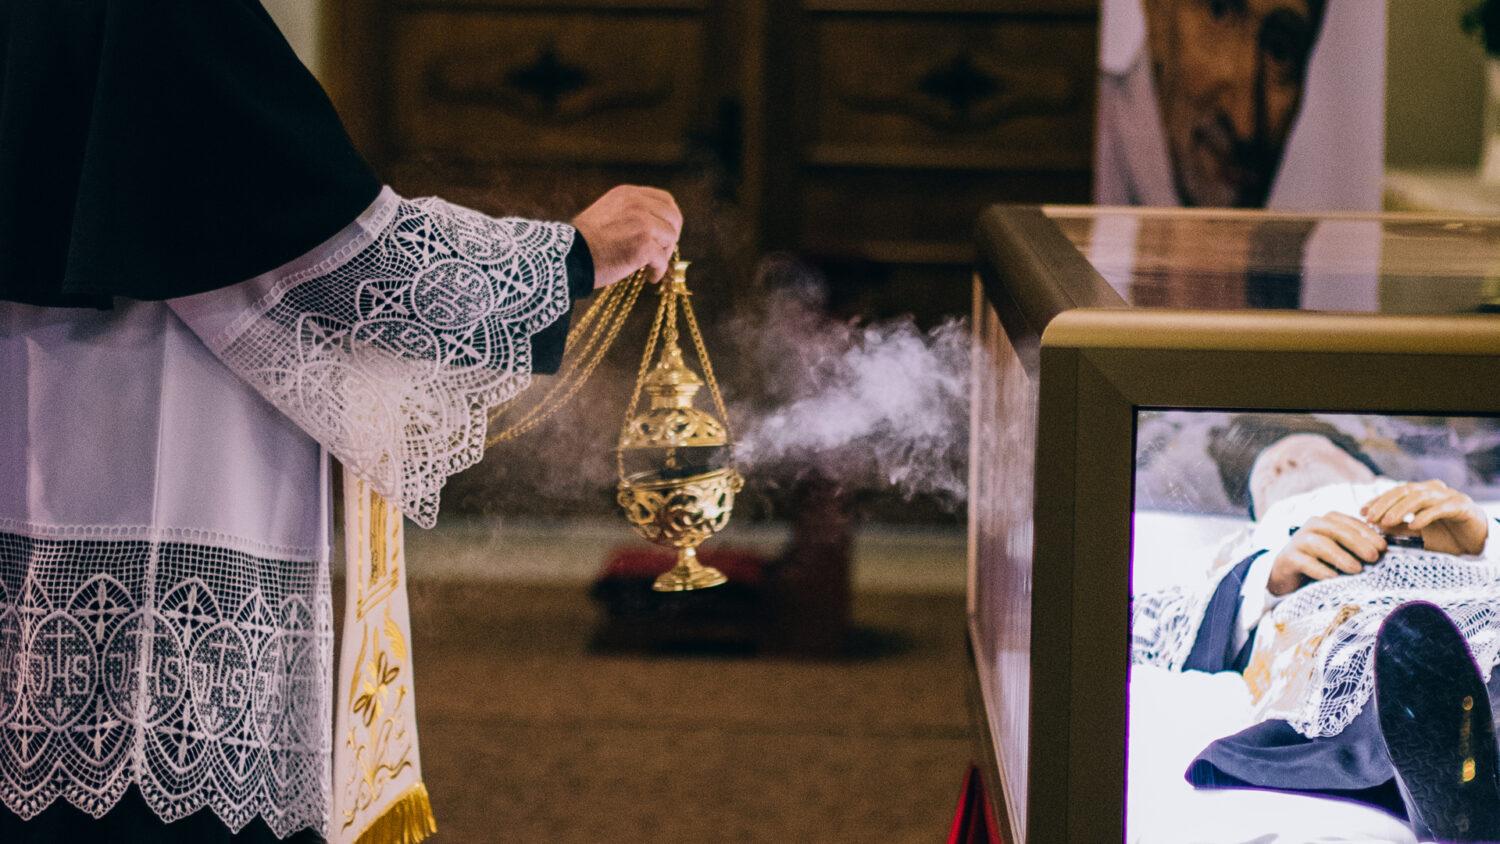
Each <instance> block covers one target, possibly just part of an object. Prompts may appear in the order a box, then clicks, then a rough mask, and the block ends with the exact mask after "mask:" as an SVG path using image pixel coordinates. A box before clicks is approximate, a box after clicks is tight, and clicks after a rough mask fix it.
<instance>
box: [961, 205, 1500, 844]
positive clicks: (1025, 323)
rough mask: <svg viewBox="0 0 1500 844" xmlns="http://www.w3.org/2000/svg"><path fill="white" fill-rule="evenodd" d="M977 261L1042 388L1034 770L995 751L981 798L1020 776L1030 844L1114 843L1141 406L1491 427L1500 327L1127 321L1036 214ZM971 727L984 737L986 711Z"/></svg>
mask: <svg viewBox="0 0 1500 844" xmlns="http://www.w3.org/2000/svg"><path fill="white" fill-rule="evenodd" d="M1179 213H1195V212H1179ZM1196 213H1202V212H1196ZM980 250H981V255H982V256H983V258H982V263H981V267H980V274H979V283H980V284H981V285H982V286H983V288H984V290H985V292H986V294H987V295H986V299H987V301H988V303H989V304H990V305H992V306H993V307H994V308H995V309H996V311H997V313H998V315H999V317H1000V320H1001V322H1002V323H1003V324H1004V325H1005V327H1006V331H1007V333H1008V334H1009V335H1010V337H1011V342H1012V344H1013V345H1014V346H1015V347H1016V348H1017V349H1018V351H1020V352H1021V357H1022V361H1023V363H1024V364H1025V365H1026V368H1027V370H1028V372H1029V373H1031V374H1032V375H1033V377H1036V378H1039V391H1040V392H1039V399H1038V408H1039V410H1038V418H1037V425H1038V429H1039V435H1038V440H1037V453H1036V463H1035V472H1036V488H1035V499H1034V502H1033V517H1034V526H1035V542H1034V549H1033V558H1032V586H1033V591H1032V597H1031V636H1032V650H1031V655H1030V657H1031V669H1030V670H1031V703H1030V707H1031V718H1030V748H1029V754H1028V757H1029V762H1028V766H1027V767H1028V768H1029V770H1028V771H1026V772H1016V771H1004V772H1002V771H1001V770H1000V769H999V766H998V765H997V764H996V756H995V755H994V752H993V750H991V751H990V755H989V757H988V759H984V760H982V761H983V762H985V766H984V767H985V769H986V770H985V774H986V779H987V780H988V782H987V783H986V784H987V785H988V786H989V788H990V791H989V793H990V795H991V799H992V801H993V802H994V803H995V804H996V805H995V808H996V810H997V817H1001V818H1005V817H1006V815H1005V814H1004V812H1003V810H1004V808H1005V806H1006V803H1007V801H1006V800H1005V799H1004V797H1003V792H1004V790H1005V789H1006V788H1007V784H1008V783H1011V782H1012V781H1013V778H1014V777H1018V776H1023V775H1024V776H1026V777H1027V780H1028V787H1027V793H1028V801H1027V803H1028V805H1027V806H1025V808H1024V811H1025V812H1026V830H1027V834H1028V836H1029V837H1030V839H1031V840H1033V841H1080V842H1084V841H1088V842H1093V841H1120V840H1122V838H1123V835H1124V823H1125V812H1124V810H1125V787H1124V786H1125V770H1126V759H1125V750H1126V748H1125V728H1126V724H1125V717H1126V706H1127V677H1128V669H1129V665H1128V653H1129V648H1128V642H1129V621H1130V619H1129V607H1128V595H1129V580H1130V564H1131V533H1130V532H1131V515H1132V513H1131V511H1132V507H1133V501H1132V485H1133V480H1134V431H1135V415H1136V411H1137V410H1139V409H1142V408H1200V409H1211V408H1217V409H1231V408H1243V407H1253V408H1254V409H1256V410H1262V409H1263V410H1268V411H1274V410H1304V411H1305V410H1313V411H1338V412H1349V413H1382V414H1390V413H1416V414H1427V413H1430V414H1444V415H1495V414H1500V389H1494V388H1493V386H1487V385H1496V384H1500V319H1496V318H1494V317H1486V316H1420V317H1418V316H1379V315H1369V316H1364V315H1337V314H1315V313H1303V312H1296V311H1258V312H1257V311H1231V312H1212V311H1180V310H1147V309H1140V310H1133V309H1129V308H1126V307H1124V305H1125V303H1124V301H1123V300H1122V299H1120V297H1119V296H1118V295H1117V294H1115V293H1114V291H1113V290H1112V289H1110V288H1109V287H1108V285H1107V284H1105V283H1104V280H1103V279H1102V278H1101V277H1099V275H1098V274H1097V273H1096V272H1094V270H1093V268H1092V267H1091V266H1090V265H1089V264H1088V263H1087V261H1086V260H1084V259H1083V256H1082V255H1080V254H1078V252H1077V250H1076V249H1073V248H1072V245H1071V244H1070V243H1068V242H1067V240H1066V239H1065V238H1063V237H1062V235H1061V233H1060V232H1059V231H1057V229H1056V227H1055V226H1053V225H1052V224H1051V222H1050V220H1048V219H1047V218H1046V217H1045V216H1043V214H1042V212H1041V211H1040V210H1038V209H1036V208H1004V207H997V208H992V209H990V210H989V211H988V212H986V214H985V216H984V217H983V218H982V221H981V226H980ZM973 564H974V563H973V562H971V565H973ZM972 576H974V575H973V574H971V577H972ZM975 629H976V628H975V626H974V619H973V618H971V620H970V636H971V644H972V646H973V647H974V648H975V649H976V651H978V652H981V653H982V652H983V644H984V643H983V642H980V641H977V640H973V639H974V636H975V632H974V631H975ZM983 663H984V660H982V659H981V660H976V669H975V670H976V673H977V677H976V680H977V682H978V685H979V695H980V697H981V701H982V703H983V705H984V709H985V712H986V713H989V712H993V711H994V707H993V701H992V700H991V699H990V698H991V696H992V695H993V694H995V693H996V687H995V686H994V685H992V684H991V683H992V682H993V679H994V678H992V677H987V676H986V674H987V673H988V672H987V670H986V669H985V668H984V664H983ZM987 681H989V682H987ZM976 726H977V727H978V728H979V729H980V730H981V731H982V732H983V733H984V736H983V737H982V739H981V742H983V741H984V740H989V739H990V738H991V735H992V734H991V732H990V730H991V724H990V720H989V717H988V714H986V715H985V717H982V718H980V719H979V723H978V724H977V725H976ZM1014 820H1015V819H1013V818H1009V819H1007V820H1006V821H1003V823H1005V824H1006V825H1007V826H1008V827H1009V828H1008V829H1006V830H1004V832H1005V833H1006V834H1008V836H1009V837H1007V840H1010V841H1017V842H1019V841H1021V840H1024V839H1023V838H1022V837H1021V836H1020V835H1019V834H1017V833H1018V830H1017V825H1016V824H1015V822H1014Z"/></svg>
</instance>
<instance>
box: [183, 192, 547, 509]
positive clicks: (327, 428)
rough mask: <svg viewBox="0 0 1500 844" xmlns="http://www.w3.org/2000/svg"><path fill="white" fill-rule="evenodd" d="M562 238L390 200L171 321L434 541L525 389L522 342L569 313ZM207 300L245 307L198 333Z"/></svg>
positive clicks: (430, 203) (454, 210)
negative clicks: (458, 482) (464, 473)
mask: <svg viewBox="0 0 1500 844" xmlns="http://www.w3.org/2000/svg"><path fill="white" fill-rule="evenodd" d="M574 235H575V232H574V230H573V228H572V227H571V226H569V225H566V224H563V223H544V222H535V221H531V220H520V219H513V218H505V219H496V218H492V217H488V216H485V215H483V214H480V213H478V212H476V211H471V210H469V209H467V208H462V207H459V206H456V205H452V204H450V203H447V202H444V201H443V200H441V199H437V198H430V197H429V198H422V199H416V200H406V199H402V198H400V197H398V196H396V195H395V194H394V193H392V192H391V191H389V190H387V191H385V192H384V193H382V194H381V197H380V198H379V199H377V200H376V202H375V204H374V205H373V206H371V208H370V210H368V211H366V212H365V214H363V215H361V217H360V218H359V220H357V221H355V223H353V224H351V226H350V227H349V228H348V229H346V230H345V231H344V232H342V233H340V234H339V235H338V236H337V237H335V238H334V239H333V240H332V241H330V242H329V243H327V244H325V245H324V246H322V247H320V248H319V249H318V250H316V251H315V252H314V253H312V254H310V255H309V256H305V257H304V258H303V259H300V260H299V261H297V262H294V263H293V264H291V265H288V266H287V267H283V268H281V269H278V270H276V271H274V272H272V273H269V274H267V275H266V276H263V277H260V278H257V279H252V280H251V281H249V282H246V283H245V284H244V285H237V286H236V288H229V289H227V290H226V291H216V292H215V293H209V294H201V295H200V296H196V297H190V299H187V300H177V301H176V302H174V308H176V309H177V310H178V313H179V315H181V316H182V317H183V319H184V320H185V321H186V322H187V323H188V324H189V325H190V326H192V327H193V328H194V330H195V331H196V332H197V333H198V334H199V336H201V337H203V338H204V339H205V342H207V343H208V345H209V347H210V348H211V349H212V350H213V351H214V353H215V354H217V355H218V356H219V358H220V359H222V360H223V361H224V363H225V364H227V365H228V366H229V368H230V369H232V370H234V372H235V373H236V374H238V375H239V376H240V377H242V378H244V379H245V380H246V381H248V382H249V383H250V384H251V385H252V386H254V387H255V389H256V390H257V391H259V392H260V393H261V395H263V396H265V397H266V399H267V400H269V401H270V402H271V403H272V404H274V405H275V406H276V407H277V408H278V409H279V410H281V411H282V412H283V413H285V414H286V415H287V416H288V417H290V418H291V419H292V420H293V421H294V422H296V423H297V424H298V425H299V426H301V427H302V428H303V430H305V431H307V433H308V434H310V435H311V436H312V437H313V438H314V439H316V440H318V441H319V442H320V443H322V444H323V445H324V446H325V447H327V448H328V450H329V451H330V452H332V453H333V454H334V456H336V457H338V458H339V460H340V461H342V462H343V463H344V465H346V466H347V467H349V468H350V469H351V470H352V471H354V472H355V473H356V474H358V475H359V476H360V477H362V478H364V479H366V480H367V481H368V482H369V483H370V485H371V486H372V487H374V488H375V489H376V490H377V491H378V492H379V493H380V494H381V495H383V496H385V497H386V498H387V499H388V500H389V501H391V502H392V503H394V504H395V505H396V506H397V507H399V508H400V509H401V511H402V513H404V514H405V515H406V516H407V517H408V518H410V519H411V520H412V521H414V522H416V523H417V524H419V525H421V526H422V527H432V525H433V524H434V523H435V522H436V521H437V511H438V493H439V490H441V489H442V487H443V484H444V483H446V482H447V478H448V476H449V475H451V474H453V473H455V472H458V471H460V470H463V469H466V468H468V467H469V466H472V465H474V464H475V463H477V462H478V461H479V459H480V457H481V456H483V453H484V438H485V431H486V424H487V414H488V411H489V409H490V408H492V407H494V406H495V405H498V404H501V403H503V402H505V401H507V400H509V399H511V398H512V397H514V396H515V395H516V394H517V393H519V392H520V391H521V390H523V389H525V388H526V386H527V385H528V384H530V382H531V372H532V360H531V355H532V350H531V343H530V340H531V337H532V336H533V335H535V334H536V333H538V332H540V331H542V330H543V329H544V328H546V327H547V326H549V325H551V324H552V323H553V322H555V321H556V320H557V319H558V318H560V317H562V316H563V315H564V314H566V313H567V312H568V310H569V308H570V307H571V304H572V303H571V298H570V296H569V291H568V278H567V269H566V265H565V258H566V256H567V254H568V251H569V249H570V248H571V246H572V244H573V239H574ZM221 294H222V295H221ZM216 296H217V297H219V301H220V302H221V303H222V302H223V301H225V300H226V298H228V299H232V298H239V299H240V300H241V301H242V304H243V307H242V309H240V310H239V312H238V316H237V317H236V318H235V319H234V320H233V321H232V322H230V323H229V324H228V325H227V326H223V327H222V328H220V327H217V326H215V327H212V328H209V327H207V322H208V320H205V318H204V314H203V310H204V302H205V297H216ZM252 297H253V298H252ZM245 299H251V301H244V300H245ZM194 300H196V301H194Z"/></svg>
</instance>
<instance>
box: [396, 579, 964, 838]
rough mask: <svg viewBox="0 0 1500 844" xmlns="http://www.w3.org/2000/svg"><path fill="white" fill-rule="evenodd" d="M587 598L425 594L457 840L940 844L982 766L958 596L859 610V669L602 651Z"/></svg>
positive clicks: (421, 660)
mask: <svg viewBox="0 0 1500 844" xmlns="http://www.w3.org/2000/svg"><path fill="white" fill-rule="evenodd" d="M595 613H596V611H595V608H594V607H593V605H592V604H591V603H590V602H589V600H588V598H587V596H586V595H585V594H584V590H583V588H581V587H579V586H576V585H569V586H537V585H520V584H507V583H495V582H486V583H474V582H463V581H439V582H434V581H427V582H423V581H422V580H420V579H419V580H417V581H416V582H414V583H413V585H412V616H413V625H414V641H413V645H414V648H413V657H414V659H415V663H416V669H415V670H416V675H417V710H418V717H419V721H420V723H421V743H422V767H423V771H424V774H425V779H426V780H427V783H428V787H429V789H430V791H431V794H432V799H433V804H434V810H435V812H436V814H437V819H438V826H439V836H438V838H437V839H436V840H438V841H450V842H510V841H520V842H559V843H563V842H674V843H675V842H778V844H781V842H825V841H826V842H845V841H849V842H856V841H858V842H931V841H940V840H942V838H943V836H944V835H945V834H946V832H947V826H948V823H949V821H950V819H951V816H952V811H953V806H954V803H955V801H956V799H957V796H958V790H959V785H960V783H961V781H962V777H963V772H964V768H965V766H966V765H967V763H968V759H969V739H968V722H967V716H966V714H965V709H964V705H963V682H964V681H963V671H964V660H965V651H964V645H963V642H964V639H963V598H962V596H959V595H952V594H939V595H900V594H879V593H877V594H862V595H859V596H858V597H856V600H855V621H856V624H857V626H858V631H857V633H856V635H855V637H854V642H853V645H852V646H851V649H850V651H851V652H850V654H849V655H848V656H846V657H843V658H840V659H835V660H818V661H812V660H794V659H781V658H768V657H753V656H745V655H734V654H722V653H720V654H714V653H681V654H673V655H662V656H652V655H629V654H620V653H599V652H596V651H594V650H592V649H591V648H590V647H589V638H590V635H591V633H592V630H593V627H594V625H595V622H596V615H595Z"/></svg>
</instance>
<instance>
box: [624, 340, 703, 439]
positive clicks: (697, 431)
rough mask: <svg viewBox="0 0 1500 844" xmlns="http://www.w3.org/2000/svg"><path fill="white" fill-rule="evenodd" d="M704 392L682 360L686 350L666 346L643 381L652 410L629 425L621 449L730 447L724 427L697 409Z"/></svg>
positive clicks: (643, 388) (633, 417)
mask: <svg viewBox="0 0 1500 844" xmlns="http://www.w3.org/2000/svg"><path fill="white" fill-rule="evenodd" d="M702 388H703V379H702V378H699V377H698V373H696V372H694V371H693V370H692V368H691V367H689V366H688V365H687V362H686V361H684V360H683V359H682V349H680V348H678V346H677V344H676V343H675V342H673V343H670V344H668V345H666V346H665V347H664V348H663V349H662V354H661V360H659V361H658V362H657V364H656V366H655V367H654V368H652V370H651V372H650V373H649V374H648V375H647V376H646V377H645V378H644V379H642V381H641V392H642V393H644V394H645V395H646V396H647V397H648V398H649V399H650V406H649V407H647V408H646V410H644V411H643V412H641V413H637V414H635V415H634V416H632V417H631V418H630V421H629V422H627V423H625V429H624V430H623V431H621V432H620V448H628V449H635V448H694V447H700V446H701V447H712V446H721V445H725V444H726V443H728V441H729V437H728V434H727V433H726V432H725V430H724V423H722V422H720V421H719V420H718V419H717V418H716V417H715V416H714V415H713V414H711V413H708V412H707V411H704V410H699V409H698V408H696V407H694V406H693V399H694V397H695V396H696V395H697V394H698V391H699V390H700V389H702Z"/></svg>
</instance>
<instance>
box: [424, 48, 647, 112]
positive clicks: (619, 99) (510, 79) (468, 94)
mask: <svg viewBox="0 0 1500 844" xmlns="http://www.w3.org/2000/svg"><path fill="white" fill-rule="evenodd" d="M426 88H427V96H428V97H429V98H430V99H431V100H432V101H433V102H438V103H447V104H452V105H469V106H484V107H486V108H494V109H499V110H501V111H504V112H507V113H510V114H513V115H515V116H517V117H521V118H524V119H527V120H530V121H533V122H537V123H552V124H556V125H567V124H571V123H577V122H579V121H582V120H586V119H588V118H590V117H593V116H595V115H597V114H600V113H602V112H605V111H612V110H616V109H639V108H649V107H653V106H657V105H660V104H662V103H664V102H666V101H667V100H668V98H670V97H671V95H672V83H671V80H670V79H655V80H625V79H617V78H606V77H602V76H601V75H599V74H597V73H594V72H591V71H590V70H589V69H588V68H587V67H585V66H584V65H583V64H581V63H577V62H574V61H573V60H571V59H569V58H566V57H564V56H563V55H562V54H561V53H560V52H559V51H558V49H557V46H556V45H555V44H546V45H544V46H542V47H541V48H540V49H539V50H538V51H537V52H536V53H535V54H534V55H533V56H532V57H531V58H529V59H528V60H526V61H525V62H522V63H519V64H514V65H511V66H510V67H504V66H503V65H498V66H497V63H496V62H495V61H494V57H492V56H483V55H480V54H478V53H477V52H460V53H445V54H443V55H441V56H440V57H438V58H436V59H434V60H433V61H432V63H431V64H430V65H429V66H428V68H427V72H426Z"/></svg>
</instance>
